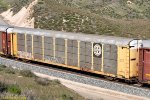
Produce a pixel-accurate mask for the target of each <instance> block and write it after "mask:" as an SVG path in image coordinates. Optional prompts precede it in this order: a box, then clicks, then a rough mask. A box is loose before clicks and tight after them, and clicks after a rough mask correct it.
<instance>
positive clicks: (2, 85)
mask: <svg viewBox="0 0 150 100" xmlns="http://www.w3.org/2000/svg"><path fill="white" fill-rule="evenodd" d="M7 87H8V85H7V84H5V83H3V82H0V93H2V92H5V91H7Z"/></svg>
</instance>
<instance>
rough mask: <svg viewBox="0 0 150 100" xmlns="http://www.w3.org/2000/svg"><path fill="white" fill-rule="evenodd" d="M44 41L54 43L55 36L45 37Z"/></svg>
mask: <svg viewBox="0 0 150 100" xmlns="http://www.w3.org/2000/svg"><path fill="white" fill-rule="evenodd" d="M44 43H48V44H53V38H52V37H44Z"/></svg>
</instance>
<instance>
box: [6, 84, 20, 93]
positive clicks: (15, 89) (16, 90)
mask: <svg viewBox="0 0 150 100" xmlns="http://www.w3.org/2000/svg"><path fill="white" fill-rule="evenodd" d="M8 92H10V93H13V94H21V89H20V88H19V86H17V85H10V86H8Z"/></svg>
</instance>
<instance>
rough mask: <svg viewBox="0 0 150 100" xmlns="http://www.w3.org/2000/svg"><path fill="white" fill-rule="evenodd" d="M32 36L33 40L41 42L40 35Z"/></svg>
mask: <svg viewBox="0 0 150 100" xmlns="http://www.w3.org/2000/svg"><path fill="white" fill-rule="evenodd" d="M33 38H34V39H33V41H34V42H41V43H42V36H36V35H34V37H33Z"/></svg>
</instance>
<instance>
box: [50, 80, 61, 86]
mask: <svg viewBox="0 0 150 100" xmlns="http://www.w3.org/2000/svg"><path fill="white" fill-rule="evenodd" d="M58 84H61V82H60V81H59V80H57V79H55V80H51V81H50V85H58Z"/></svg>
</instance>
